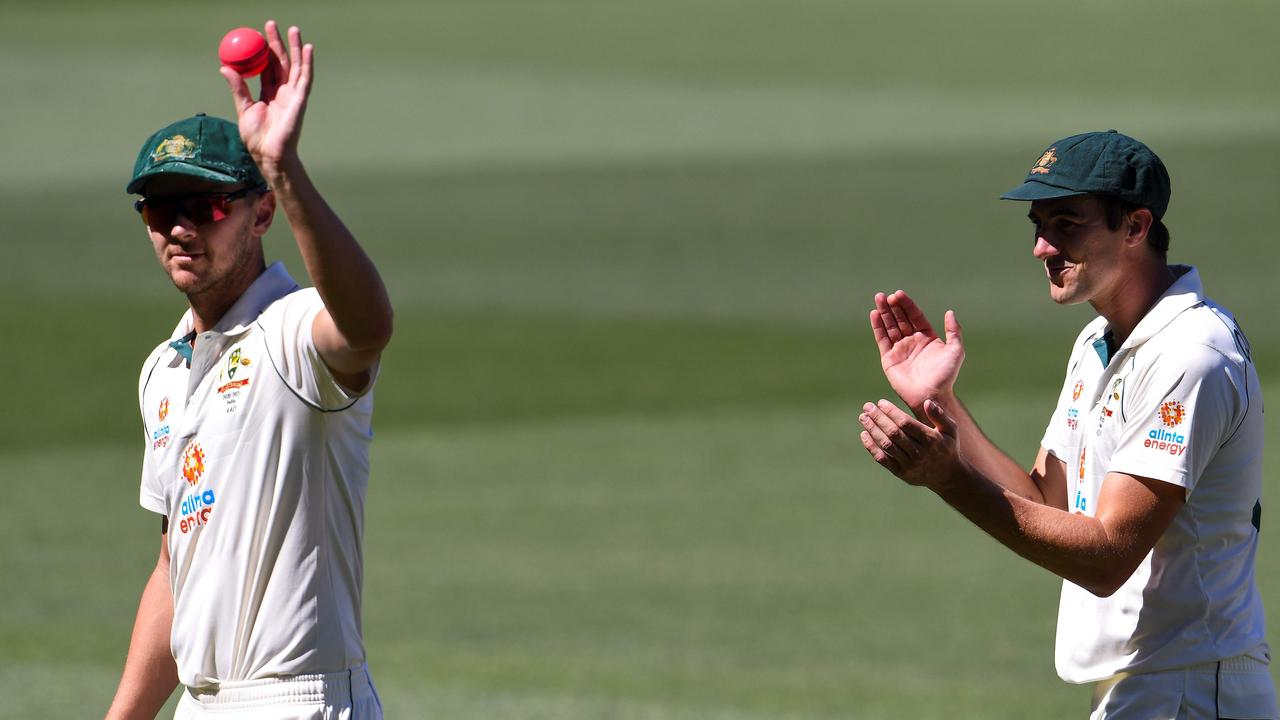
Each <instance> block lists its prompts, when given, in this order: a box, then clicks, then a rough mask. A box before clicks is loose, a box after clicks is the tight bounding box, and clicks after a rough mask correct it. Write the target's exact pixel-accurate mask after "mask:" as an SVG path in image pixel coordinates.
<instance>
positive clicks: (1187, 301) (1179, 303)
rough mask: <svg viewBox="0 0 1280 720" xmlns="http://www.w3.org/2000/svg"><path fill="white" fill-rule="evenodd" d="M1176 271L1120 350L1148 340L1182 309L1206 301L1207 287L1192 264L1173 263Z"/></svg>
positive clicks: (1171, 267) (1171, 266) (1170, 267)
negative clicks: (1201, 282)
mask: <svg viewBox="0 0 1280 720" xmlns="http://www.w3.org/2000/svg"><path fill="white" fill-rule="evenodd" d="M1169 269H1170V270H1172V271H1173V274H1174V277H1175V278H1176V279H1175V280H1174V281H1173V284H1172V285H1170V286H1169V289H1168V290H1165V291H1164V294H1163V295H1161V296H1160V299H1159V300H1156V304H1155V305H1153V306H1151V309H1150V310H1148V311H1147V314H1146V315H1144V316H1142V320H1140V321H1139V322H1138V326H1137V327H1135V328H1134V329H1133V332H1132V333H1130V334H1129V337H1128V338H1126V339H1125V341H1124V345H1121V346H1120V350H1126V349H1128V348H1132V347H1136V346H1138V345H1141V344H1142V343H1144V342H1146V341H1147V340H1149V339H1151V338H1152V337H1153V336H1155V334H1156V333H1158V332H1160V331H1161V330H1163V329H1164V328H1165V326H1166V325H1168V324H1169V323H1171V322H1173V319H1174V318H1176V317H1177V316H1178V315H1181V314H1182V311H1184V310H1186V309H1188V308H1192V307H1195V306H1196V305H1199V304H1200V303H1202V302H1204V300H1205V297H1204V286H1203V285H1201V284H1200V273H1199V272H1197V271H1196V269H1195V268H1194V267H1192V266H1190V265H1170V266H1169Z"/></svg>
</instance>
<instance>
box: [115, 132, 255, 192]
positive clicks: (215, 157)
mask: <svg viewBox="0 0 1280 720" xmlns="http://www.w3.org/2000/svg"><path fill="white" fill-rule="evenodd" d="M168 174H176V175H189V176H191V177H197V178H201V179H203V180H212V181H213V182H217V183H226V184H228V185H235V184H244V185H252V186H258V185H264V184H266V181H265V180H263V179H262V172H261V171H259V170H258V166H257V165H256V164H254V162H253V156H251V155H250V154H249V150H248V149H247V148H245V146H244V143H243V142H242V141H241V140H240V128H239V127H237V126H236V124H235V123H233V122H231V121H229V120H223V119H222V118H217V117H210V116H208V115H205V114H204V113H200V114H198V115H195V116H193V117H189V118H186V119H184V120H179V121H177V122H175V123H173V124H172V125H168V126H166V127H164V128H161V129H160V130H157V131H156V132H155V133H154V134H152V135H151V137H149V138H147V141H146V142H145V143H143V144H142V150H140V151H139V152H138V159H137V160H136V161H135V162H134V164H133V178H132V179H131V180H129V184H128V185H127V186H125V192H127V193H133V194H138V193H142V192H143V190H144V188H145V187H146V184H147V181H148V180H150V179H151V178H154V177H156V176H157V175H168Z"/></svg>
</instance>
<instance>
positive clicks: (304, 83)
mask: <svg viewBox="0 0 1280 720" xmlns="http://www.w3.org/2000/svg"><path fill="white" fill-rule="evenodd" d="M265 30H266V32H265V35H266V38H267V46H268V47H269V48H271V58H270V60H269V61H268V62H267V69H266V70H264V71H263V72H262V88H261V92H260V93H259V94H258V100H257V101H254V99H253V96H252V95H251V94H250V93H249V86H248V84H246V83H245V80H244V78H243V77H241V76H240V74H239V73H237V72H236V71H235V70H232V69H231V68H229V67H226V66H225V65H224V66H223V67H222V69H221V73H222V76H223V77H224V78H226V80H227V85H229V86H230V87H231V98H232V100H233V101H234V102H235V106H236V117H237V122H238V124H239V125H240V139H241V140H243V141H244V144H245V147H246V148H248V149H249V153H250V154H252V155H253V159H254V161H255V162H257V163H258V167H259V168H261V169H262V171H263V173H266V174H268V175H269V174H270V171H271V170H272V169H274V168H276V167H278V166H280V165H281V164H282V163H284V162H286V161H291V160H294V159H296V157H297V153H298V139H299V138H300V137H301V135H302V117H303V114H304V113H305V112H306V109H307V96H308V94H309V93H310V90H311V77H312V61H311V59H312V54H313V49H312V47H311V45H303V44H302V32H301V31H300V30H298V28H297V27H291V28H289V46H288V47H287V48H286V47H285V44H284V41H283V40H282V39H281V37H280V28H279V27H278V26H277V25H276V22H275V21H274V20H268V21H267V24H266V26H265Z"/></svg>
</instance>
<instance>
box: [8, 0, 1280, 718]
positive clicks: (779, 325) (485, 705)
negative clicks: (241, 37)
mask: <svg viewBox="0 0 1280 720" xmlns="http://www.w3.org/2000/svg"><path fill="white" fill-rule="evenodd" d="M267 16H272V17H276V18H277V19H279V20H280V21H281V22H283V23H286V24H287V23H297V24H299V25H301V26H302V27H303V29H304V34H305V39H306V40H308V41H311V42H314V43H315V44H316V47H317V52H316V58H317V80H316V84H315V92H314V96H313V100H312V102H311V105H310V108H309V113H308V117H307V127H306V132H305V135H304V141H303V147H302V150H303V153H304V158H305V159H306V161H307V162H308V164H309V167H310V169H311V171H312V173H313V175H314V176H315V177H316V178H317V181H318V182H319V184H320V185H321V187H322V189H323V190H324V191H325V192H326V195H327V196H328V198H329V199H330V201H331V202H332V204H333V205H334V206H335V207H336V208H337V209H338V211H339V212H340V213H341V214H342V215H343V217H344V218H345V219H346V220H347V221H348V223H349V225H350V226H351V227H352V228H353V230H354V231H355V232H356V234H357V235H358V236H359V237H360V238H361V240H362V242H363V243H364V244H365V246H366V248H367V249H368V250H369V252H370V254H371V255H372V256H373V257H374V258H375V259H376V260H377V261H378V263H379V265H380V267H381V269H382V271H383V273H384V275H385V278H386V280H387V283H388V286H389V287H390V290H391V293H392V296H393V298H394V300H395V303H396V312H397V315H396V317H397V335H396V338H395V341H394V344H393V345H392V346H391V348H390V349H389V350H388V352H387V355H386V359H385V364H384V375H383V378H382V380H381V381H380V384H379V387H378V412H377V431H378V439H377V441H376V442H375V445H374V477H373V482H372V485H371V490H370V493H369V506H368V531H367V537H366V557H367V560H366V570H367V575H366V581H365V592H366V604H365V626H366V636H367V637H366V640H367V644H368V649H369V657H370V664H371V666H372V668H373V670H374V673H375V677H376V679H377V682H378V687H379V691H380V693H381V695H382V699H383V702H384V705H385V706H386V709H387V711H388V715H389V716H390V717H403V718H419V717H421V718H427V717H447V718H512V719H517V718H519V719H525V718H622V719H632V718H645V719H650V718H653V719H684V718H715V719H725V720H729V719H734V720H738V719H742V720H757V719H763V718H944V717H945V718H955V717H983V718H1024V717H1083V716H1084V715H1085V714H1086V713H1087V707H1088V699H1089V692H1088V690H1087V689H1085V688H1079V687H1072V686H1068V685H1065V684H1063V683H1061V682H1060V681H1058V680H1057V678H1056V677H1055V675H1054V673H1053V668H1052V641H1053V628H1054V618H1055V613H1056V597H1057V588H1058V583H1057V581H1056V580H1055V579H1054V578H1053V577H1052V576H1050V575H1049V574H1048V573H1046V572H1044V571H1041V570H1039V569H1037V568H1035V567H1033V566H1030V565H1029V564H1027V563H1025V562H1024V561H1022V560H1020V559H1018V558H1016V557H1014V556H1013V555H1012V554H1011V553H1009V552H1007V551H1005V550H1003V549H1002V548H1000V547H999V546H998V545H996V544H995V543H994V542H992V541H990V540H989V539H987V538H986V537H985V536H983V535H982V534H981V533H980V532H978V531H976V530H975V529H973V528H972V527H970V526H968V525H967V524H966V523H965V522H964V521H962V520H961V519H960V518H959V517H958V516H957V515H956V514H955V513H953V512H951V511H950V510H948V509H947V508H945V507H943V506H941V505H940V504H939V503H938V502H937V501H936V500H935V499H934V498H933V497H932V496H930V495H928V494H926V493H923V492H918V491H912V490H910V489H908V488H905V487H903V486H901V485H900V484H899V483H898V482H897V481H896V480H894V479H893V478H892V477H890V476H889V475H887V474H886V473H884V472H882V471H880V470H879V469H878V468H877V467H876V466H875V465H874V464H873V463H872V462H871V461H870V460H869V459H868V458H867V457H866V456H865V453H864V452H863V451H862V450H861V448H860V446H859V444H858V441H857V438H856V428H855V427H854V426H855V417H856V412H857V408H858V406H859V405H860V404H861V403H862V402H863V401H865V400H869V399H876V398H878V397H881V396H884V395H885V394H886V393H887V392H888V390H887V388H886V386H885V384H884V382H883V379H882V377H881V376H880V373H879V368H878V363H877V360H876V358H875V353H874V348H873V346H872V343H871V341H870V336H869V332H868V330H867V328H866V327H865V324H866V320H865V311H866V309H867V307H868V305H869V300H870V296H871V294H872V293H873V292H875V291H876V290H892V289H895V288H898V287H905V288H907V289H909V290H910V291H912V292H913V294H915V295H916V296H917V297H918V298H919V299H920V300H921V301H922V303H923V304H924V305H925V307H926V309H927V310H928V311H929V312H930V313H931V314H932V315H933V316H934V317H935V318H937V317H940V315H941V312H942V311H943V310H944V309H946V308H948V307H950V308H954V309H956V310H957V312H958V313H959V316H960V318H961V321H962V322H963V323H964V324H965V329H966V337H967V340H968V345H969V357H968V360H967V362H966V366H965V370H964V373H963V376H962V380H961V388H960V389H961V392H962V395H963V396H964V397H965V398H966V400H967V402H968V403H969V404H970V406H971V407H972V409H973V410H974V412H975V413H976V414H977V416H978V417H979V419H980V420H981V421H983V423H984V425H985V427H986V429H987V431H988V433H989V434H990V435H992V436H993V437H994V438H995V439H996V440H997V441H998V442H999V443H1001V444H1002V445H1003V446H1005V447H1006V448H1008V449H1010V450H1011V451H1012V452H1013V454H1014V455H1015V456H1016V457H1018V458H1020V459H1023V460H1027V459H1029V458H1030V457H1031V456H1032V454H1033V452H1034V449H1035V447H1036V444H1037V442H1038V439H1039V436H1040V432H1041V430H1042V428H1043V424H1044V422H1045V420H1046V418H1047V416H1048V413H1049V411H1050V409H1051V403H1052V402H1053V399H1054V397H1055V395H1056V392H1057V388H1058V383H1059V382H1060V378H1061V372H1062V367H1063V363H1064V362H1065V353H1066V351H1067V349H1068V345H1069V343H1070V341H1071V339H1072V337H1074V333H1075V332H1076V330H1077V328H1078V327H1079V326H1080V325H1081V324H1082V323H1083V322H1085V321H1087V319H1088V317H1089V313H1088V311H1087V308H1072V309H1061V308H1056V307H1054V306H1052V304H1051V303H1050V302H1049V301H1048V300H1047V298H1046V296H1045V290H1044V280H1043V275H1042V270H1040V269H1039V268H1038V266H1037V263H1036V262H1035V261H1034V260H1033V259H1032V258H1031V257H1030V236H1029V231H1028V230H1029V228H1028V225H1027V223H1026V220H1025V217H1024V213H1025V208H1024V207H1023V206H1020V205H1016V204H1011V203H1002V202H1000V201H998V200H996V199H995V198H996V196H997V195H998V194H999V193H1000V192H1001V191H1003V190H1005V189H1006V188H1007V187H1009V186H1012V185H1013V184H1016V183H1017V182H1018V181H1019V180H1020V179H1021V177H1022V176H1023V174H1024V173H1025V171H1026V168H1027V167H1028V166H1029V165H1030V164H1031V163H1032V162H1033V161H1034V160H1035V159H1036V158H1037V157H1038V156H1039V153H1040V152H1041V150H1042V149H1043V147H1044V146H1045V145H1046V144H1047V143H1048V142H1050V141H1052V140H1054V139H1056V138H1058V137H1061V136H1064V135H1068V134H1072V133H1074V132H1078V131H1082V130H1087V129H1106V128H1109V127H1116V128H1119V129H1121V130H1123V131H1125V132H1129V133H1131V134H1134V135H1137V136H1138V137H1141V138H1143V139H1145V140H1147V141H1148V142H1149V143H1150V144H1151V145H1152V146H1153V147H1154V148H1155V149H1156V150H1157V151H1158V152H1159V153H1160V154H1161V155H1162V157H1163V158H1164V159H1165V161H1166V163H1167V164H1168V165H1169V167H1170V168H1171V171H1172V175H1173V181H1174V195H1173V203H1172V209H1171V211H1170V213H1169V215H1168V216H1167V221H1168V223H1169V225H1170V227H1171V228H1172V231H1173V251H1172V253H1171V254H1172V257H1173V259H1175V260H1177V261H1183V262H1192V263H1195V264H1197V265H1198V266H1200V268H1201V271H1202V274H1203V277H1204V280H1205V282H1206V285H1207V287H1208V290H1209V292H1210V294H1211V295H1213V296H1214V297H1215V298H1216V299H1218V300H1220V301H1222V302H1224V303H1225V304H1227V305H1228V306H1229V307H1231V308H1233V309H1234V310H1235V311H1236V312H1237V314H1238V315H1239V317H1240V319H1241V321H1242V323H1243V324H1244V326H1245V327H1246V329H1247V330H1248V331H1249V332H1250V336H1251V339H1252V340H1253V343H1254V345H1255V348H1256V350H1257V352H1256V355H1257V357H1258V359H1259V362H1260V364H1261V369H1262V373H1263V380H1264V384H1265V385H1266V391H1267V397H1268V399H1273V397H1274V395H1275V392H1276V388H1277V386H1276V384H1275V378H1276V377H1277V375H1276V373H1277V370H1278V369H1280V367H1278V362H1280V360H1278V359H1280V329H1278V328H1277V326H1276V325H1275V324H1274V323H1273V321H1272V313H1273V310H1274V308H1275V307H1276V294H1275V289H1274V284H1273V283H1272V281H1271V279H1272V274H1273V272H1274V268H1275V266H1276V262H1277V260H1278V259H1280V251H1277V250H1276V249H1275V246H1274V244H1275V228H1276V227H1277V226H1278V225H1280V203H1277V202H1276V197H1277V196H1278V195H1280V171H1278V170H1277V165H1276V157H1277V154H1278V153H1277V151H1280V92H1277V90H1276V85H1275V83H1274V77H1273V75H1274V69H1275V68H1276V67H1277V66H1278V62H1277V61H1280V45H1277V43H1275V42H1274V38H1273V37H1272V36H1273V34H1274V32H1273V30H1274V28H1275V27H1276V24H1277V22H1280V8H1278V7H1277V6H1275V5H1274V4H1272V3H1268V2H1261V1H1259V2H1215V3H1198V2H1184V1H1180V0H1179V1H1174V2H1155V1H1154V0H1143V1H1139V2H1128V3H1123V4H1120V3H1111V2H1101V1H1089V2H1080V3H1072V4H1070V5H1069V6H1068V5H1062V4H1056V5H1049V4H1043V3H1028V2H1010V1H1005V0H999V1H996V0H981V1H976V2H968V3H951V2H943V1H942V0H928V1H919V2H887V1H886V2H833V1H830V0H794V1H792V2H762V1H758V0H754V1H753V0H743V1H741V2H729V1H727V0H678V1H677V0H664V1H660V2H659V1H649V2H632V1H621V0H617V1H609V2H605V1H597V2H569V1H562V2H539V1H533V0H525V1H515V0H507V1H499V0H485V1H483V2H429V3H428V2H423V3H417V2H377V3H370V4H367V5H361V6H358V7H357V6H356V5H353V4H349V3H336V2H316V1H311V2H305V3H303V2H272V3H265V4H264V3H249V2H224V3H218V4H216V5H214V4H209V3H201V4H196V3H159V2H154V3H153V2H117V3H111V4H105V3H82V2H67V3H36V2H14V1H10V2H6V3H4V4H3V5H0V97H3V98H4V100H3V102H4V112H3V127H4V130H5V132H4V137H5V140H4V155H3V161H2V162H0V221H2V222H0V227H3V232H4V237H5V242H4V252H5V256H6V257H5V258H4V260H3V262H0V302H3V304H4V308H5V309H4V311H3V313H0V337H3V338H4V341H5V342H4V347H3V350H0V372H2V376H3V377H4V378H5V380H6V385H7V396H8V397H7V403H6V410H5V411H4V413H3V414H0V474H2V476H3V478H2V484H0V488H3V491H4V495H5V497H4V499H3V501H0V547H3V551H0V608H3V611H0V696H3V697H4V698H5V702H4V703H3V704H0V717H5V718H8V717H12V718H28V717H41V718H64V717H65V718H81V717H93V716H95V715H100V714H101V713H102V712H103V711H104V710H105V708H106V706H107V704H108V703H109V701H110V698H111V695H112V693H113V690H114V687H115V683H116V681H117V679H118V677H119V671H120V668H121V665H122V662H123V657H124V654H125V650H126V648H127V644H128V638H129V632H130V628H131V625H132V619H133V612H134V609H135V607H136V602H137V598H138V594H139V592H140V590H141V588H142V585H143V582H144V580H145V578H146V575H147V572H148V570H149V568H150V567H151V565H152V563H153V562H154V556H155V552H156V550H157V542H156V539H157V535H158V533H157V529H158V528H157V525H158V522H157V521H156V519H155V518H154V516H152V515H150V514H149V513H147V512H145V511H143V510H141V509H140V508H139V507H138V506H137V504H136V495H137V489H136V488H137V474H138V467H139V459H140V443H139V442H138V437H137V436H138V428H139V421H138V418H137V407H136V395H135V388H136V385H135V383H136V373H137V368H138V366H139V364H140V363H141V361H142V359H143V357H144V356H145V354H146V352H147V351H148V350H149V349H150V347H152V346H153V344H154V343H155V342H156V341H157V340H158V339H159V338H161V337H163V336H165V335H166V334H167V332H168V331H169V329H170V328H171V326H172V324H173V322H174V321H175V319H176V317H177V315H178V314H179V313H180V312H181V310H182V308H183V300H182V298H181V297H180V296H178V295H177V294H176V293H175V292H174V291H173V289H172V287H171V286H169V285H168V283H167V281H166V280H165V278H164V277H163V276H162V275H161V273H160V272H159V271H158V269H157V268H156V267H155V265H154V260H153V259H152V257H151V255H150V249H149V246H148V244H147V243H146V241H145V237H144V235H143V232H142V229H141V227H140V226H139V224H138V221H137V219H136V216H135V215H134V214H133V212H132V210H130V209H129V207H128V202H129V198H128V197H127V196H125V195H124V194H123V192H122V189H123V186H124V183H125V181H126V180H127V177H128V171H129V168H130V167H131V163H132V160H133V158H134V156H135V154H136V152H137V149H138V145H139V144H140V143H141V141H142V140H143V139H144V138H145V137H146V136H147V135H148V134H149V133H150V132H151V131H152V130H154V129H155V128H156V127H159V126H160V125H162V124H164V123H167V122H169V121H171V120H173V119H177V118H178V117H182V116H185V115H189V114H191V113H193V112H197V111H207V112H210V113H211V114H222V115H224V116H225V115H227V114H229V113H230V112H231V106H230V101H229V98H228V97H227V93H226V88H225V84H224V83H223V81H222V79H221V78H220V77H219V76H218V75H217V71H216V65H217V63H216V60H215V56H214V48H215V47H216V44H217V41H218V39H219V38H220V37H221V34H222V33H223V32H224V31H225V30H227V29H230V28H231V27H234V26H237V25H244V24H257V23H259V22H260V21H261V20H262V19H265V17H267ZM268 245H269V254H270V255H272V256H275V257H282V258H284V259H286V260H287V261H288V262H289V263H290V266H291V267H292V268H293V270H294V272H295V273H296V274H297V275H299V276H301V275H302V269H301V266H300V264H299V263H298V262H297V256H296V252H295V251H294V250H293V249H292V247H291V238H290V237H289V235H288V232H287V230H285V226H284V223H280V224H278V226H277V229H276V230H273V231H272V233H271V234H270V235H269V236H268ZM1270 435H1271V440H1272V448H1276V447H1280V444H1277V440H1280V438H1277V437H1275V435H1276V431H1275V430H1272V431H1271V432H1270ZM1268 457H1269V459H1270V460H1271V462H1270V464H1269V465H1268V467H1269V468H1270V469H1269V471H1268V472H1269V474H1268V479H1267V490H1268V493H1269V495H1270V496H1272V497H1275V496H1276V493H1277V492H1280V487H1278V486H1277V482H1276V480H1275V474H1274V468H1275V467H1276V465H1275V462H1274V459H1275V457H1276V456H1275V451H1274V450H1272V451H1271V452H1269V454H1268ZM1270 536H1271V533H1264V538H1270ZM1259 562H1260V567H1259V580H1260V582H1261V584H1262V587H1263V592H1264V596H1265V597H1266V598H1268V599H1269V600H1271V605H1270V606H1269V607H1270V612H1269V617H1270V619H1271V624H1272V627H1277V626H1278V622H1277V621H1280V580H1277V570H1278V569H1280V558H1278V557H1277V554H1276V550H1275V545H1274V543H1273V542H1271V541H1269V540H1267V541H1266V542H1264V545H1263V548H1262V551H1261V553H1260V558H1259Z"/></svg>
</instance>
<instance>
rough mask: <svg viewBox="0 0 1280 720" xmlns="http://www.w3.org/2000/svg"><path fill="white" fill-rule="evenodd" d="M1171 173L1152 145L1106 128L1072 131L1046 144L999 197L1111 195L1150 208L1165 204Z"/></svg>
mask: <svg viewBox="0 0 1280 720" xmlns="http://www.w3.org/2000/svg"><path fill="white" fill-rule="evenodd" d="M1169 193H1170V187H1169V172H1168V171H1167V170H1165V167H1164V163H1163V162H1160V158H1159V157H1157V156H1156V154H1155V153H1153V152H1151V148H1149V147H1147V146H1146V145H1143V144H1142V143H1141V142H1139V141H1137V140H1135V139H1133V138H1131V137H1129V136H1128V135H1125V134H1124V133H1120V132H1116V131H1115V130H1108V131H1106V132H1089V133H1083V134H1081V135H1072V136H1071V137H1068V138H1063V139H1061V140H1059V141H1058V142H1056V143H1054V144H1052V145H1050V146H1049V147H1048V148H1047V149H1046V150H1045V151H1044V154H1042V155H1041V156H1040V159H1038V160H1036V164H1035V165H1033V166H1032V168H1031V171H1030V172H1028V173H1027V178H1026V179H1025V180H1023V181H1022V184H1021V185H1019V186H1018V187H1016V188H1014V189H1012V190H1010V191H1009V192H1007V193H1005V194H1003V195H1001V196H1000V197H1001V199H1003V200H1048V199H1051V198H1060V197H1068V196H1071V195H1085V194H1092V195H1110V196H1112V197H1117V198H1120V199H1121V200H1124V201H1125V202H1130V203H1133V204H1134V205H1140V206H1142V207H1145V208H1147V209H1149V210H1150V211H1151V214H1152V215H1154V216H1155V218H1156V220H1159V219H1160V218H1162V217H1163V216H1164V212H1165V210H1167V209H1169Z"/></svg>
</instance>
